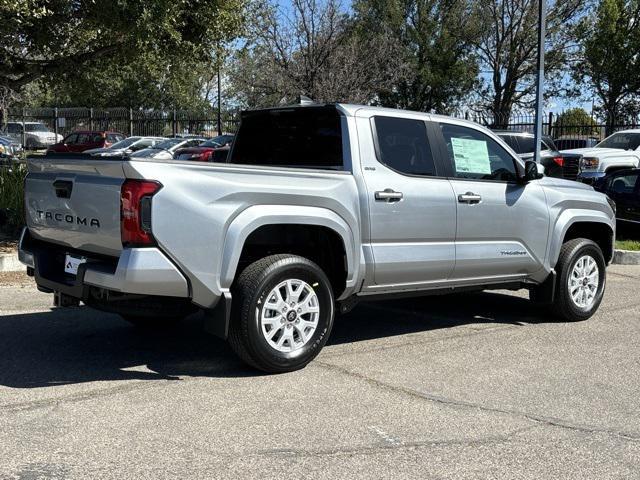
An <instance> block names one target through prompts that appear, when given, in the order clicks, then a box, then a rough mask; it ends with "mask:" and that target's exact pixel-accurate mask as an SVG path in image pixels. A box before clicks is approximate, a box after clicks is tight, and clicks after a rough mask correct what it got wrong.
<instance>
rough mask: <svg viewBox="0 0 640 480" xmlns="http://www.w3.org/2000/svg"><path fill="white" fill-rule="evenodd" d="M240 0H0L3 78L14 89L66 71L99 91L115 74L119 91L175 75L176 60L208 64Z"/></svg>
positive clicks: (230, 32) (239, 16)
mask: <svg viewBox="0 0 640 480" xmlns="http://www.w3.org/2000/svg"><path fill="white" fill-rule="evenodd" d="M245 3H246V2H245V1H244V0H210V1H204V0H119V1H114V0H20V1H16V0H0V25H2V27H1V28H0V65H2V69H1V70H0V86H4V87H6V88H8V89H10V90H13V91H19V90H20V89H22V88H23V87H24V86H25V85H28V84H30V83H32V82H34V81H36V80H43V81H45V82H52V83H53V84H54V85H55V84H56V82H58V84H59V81H60V78H63V79H64V81H66V82H70V83H74V86H75V87H81V86H84V88H85V89H90V88H92V86H91V85H90V83H91V82H95V83H94V85H93V92H94V94H96V93H97V94H98V96H100V94H102V93H103V92H101V91H99V90H98V87H99V88H103V87H106V86H108V87H111V88H113V87H114V86H116V87H117V85H114V82H122V88H120V91H121V92H122V93H123V94H124V92H125V90H126V87H128V86H132V85H133V86H135V83H136V82H140V83H141V84H144V83H145V82H147V85H146V86H148V84H149V82H156V83H157V82H158V81H162V79H164V78H171V77H173V78H172V81H174V80H176V79H177V77H178V75H179V73H183V74H185V73H187V74H188V73H189V72H188V71H182V72H180V71H179V70H178V68H179V67H183V66H193V65H194V64H206V62H208V61H209V60H210V57H211V52H212V51H213V50H214V49H215V47H216V46H217V45H218V44H219V43H220V42H222V41H224V40H228V39H230V38H233V36H234V35H236V33H237V31H238V29H239V27H240V26H241V24H242V20H243V12H244V5H245ZM85 67H86V68H87V70H86V71H85ZM113 74H115V75H116V79H115V80H113V81H112V79H111V77H112V76H113ZM136 76H139V77H142V76H144V77H145V78H142V79H136V78H135V77H136ZM83 81H88V82H89V85H87V84H86V83H85V85H81V84H82V83H83ZM178 83H179V82H178ZM167 85H168V83H167ZM160 88H162V87H160ZM80 90H82V88H80ZM140 90H142V89H139V91H140Z"/></svg>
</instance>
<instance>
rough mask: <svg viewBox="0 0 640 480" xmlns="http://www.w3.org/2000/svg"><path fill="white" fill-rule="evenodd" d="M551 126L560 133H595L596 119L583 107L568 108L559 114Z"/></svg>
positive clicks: (596, 131) (596, 129)
mask: <svg viewBox="0 0 640 480" xmlns="http://www.w3.org/2000/svg"><path fill="white" fill-rule="evenodd" d="M553 128H554V129H556V131H557V132H558V133H559V134H561V135H597V134H598V127H597V123H596V121H595V120H594V119H593V118H592V117H591V115H589V114H588V113H587V112H586V111H585V110H584V108H579V107H576V108H570V109H568V110H565V111H564V112H562V113H561V114H559V115H558V116H557V117H556V119H555V121H554V123H553Z"/></svg>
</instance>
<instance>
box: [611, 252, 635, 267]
mask: <svg viewBox="0 0 640 480" xmlns="http://www.w3.org/2000/svg"><path fill="white" fill-rule="evenodd" d="M612 263H614V264H615V265H640V252H634V251H632V250H616V251H614V252H613V262H612Z"/></svg>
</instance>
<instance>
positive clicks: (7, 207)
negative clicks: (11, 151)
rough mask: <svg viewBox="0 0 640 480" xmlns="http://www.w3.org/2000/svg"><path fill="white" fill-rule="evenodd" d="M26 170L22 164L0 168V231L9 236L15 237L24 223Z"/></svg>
mask: <svg viewBox="0 0 640 480" xmlns="http://www.w3.org/2000/svg"><path fill="white" fill-rule="evenodd" d="M26 175H27V169H26V166H25V165H24V164H18V163H14V164H12V165H11V166H0V212H1V213H0V230H2V231H3V232H4V233H6V234H9V235H17V234H18V233H19V232H20V230H21V229H22V226H23V225H24V223H25V218H24V178H25V176H26Z"/></svg>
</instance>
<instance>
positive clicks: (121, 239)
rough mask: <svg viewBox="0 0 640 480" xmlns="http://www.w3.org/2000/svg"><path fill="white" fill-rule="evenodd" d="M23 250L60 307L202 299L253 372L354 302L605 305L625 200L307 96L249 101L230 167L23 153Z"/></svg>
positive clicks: (411, 120)
mask: <svg viewBox="0 0 640 480" xmlns="http://www.w3.org/2000/svg"><path fill="white" fill-rule="evenodd" d="M25 201H26V215H27V228H26V229H25V230H24V233H23V235H22V239H21V241H20V250H19V256H20V259H21V261H22V262H23V263H25V264H26V265H27V266H28V269H27V270H28V273H29V274H31V275H34V276H35V281H36V283H37V285H38V288H39V289H40V290H42V291H45V292H51V293H54V294H55V299H56V300H55V301H56V304H57V305H59V306H65V305H77V304H78V302H79V301H82V302H83V303H85V304H86V305H88V306H90V307H94V308H98V309H102V310H107V311H111V312H115V313H118V314H120V315H122V316H123V317H124V318H125V319H126V320H129V321H131V322H133V323H136V324H141V325H147V326H148V325H159V324H162V323H166V322H168V321H173V320H175V319H179V318H181V317H184V316H186V315H188V314H191V313H192V312H195V311H203V312H204V316H203V317H204V322H205V329H206V330H207V331H209V332H212V333H215V334H217V335H219V336H221V337H223V338H227V339H228V340H229V342H230V344H231V346H232V347H233V349H234V350H235V352H237V354H238V355H239V356H240V357H241V358H242V359H243V360H244V361H246V362H247V363H249V364H250V365H252V366H254V367H257V368H259V369H262V370H264V371H268V372H284V371H291V370H295V369H298V368H302V367H304V366H305V365H306V364H307V363H308V362H310V361H311V360H312V359H313V358H314V357H315V356H316V355H317V354H318V353H319V351H320V350H321V348H322V347H323V346H324V345H325V343H326V341H327V338H328V337H329V334H330V332H331V328H332V325H333V319H334V314H335V312H336V311H339V312H346V311H348V310H349V309H351V308H353V306H354V305H355V304H356V303H357V302H358V301H360V300H365V299H366V300H373V299H376V298H389V297H394V296H419V295H428V294H436V293H438V294H439V293H446V292H456V291H466V290H483V289H521V288H526V289H528V290H529V291H530V297H531V299H532V301H535V302H539V303H542V304H548V305H549V306H550V308H551V309H552V311H553V312H554V313H555V314H556V315H557V317H559V318H561V319H565V320H581V319H586V318H588V317H590V316H591V315H592V314H593V313H594V312H595V311H596V309H597V308H598V306H599V304H600V302H601V300H602V296H603V292H604V287H605V275H606V272H605V268H606V265H607V264H608V263H609V261H610V260H611V258H612V254H613V242H614V236H615V232H614V230H615V218H614V205H613V204H612V202H611V201H610V200H609V199H608V198H607V197H606V196H605V195H603V194H601V193H597V192H595V191H594V190H593V189H592V188H591V187H590V186H587V185H584V184H581V183H577V182H572V181H566V180H561V179H556V178H546V177H544V178H543V177H542V176H541V175H540V174H539V173H538V171H537V168H536V165H535V163H534V162H527V163H526V164H525V163H523V162H522V161H521V160H520V159H519V158H518V156H517V155H516V154H515V153H514V152H513V151H512V150H511V149H510V148H509V147H508V146H507V145H506V144H505V143H504V142H503V141H502V140H500V138H498V137H497V136H496V135H494V134H493V133H491V132H490V131H489V130H487V129H485V128H483V127H481V126H479V125H476V124H474V123H470V122H466V121H463V120H458V119H453V118H448V117H442V116H436V115H429V114H424V113H415V112H407V111H400V110H391V109H383V108H373V107H364V106H351V105H342V104H338V105H318V104H314V105H304V106H292V107H281V108H274V109H266V110H258V111H248V112H245V113H243V115H242V121H241V126H240V129H239V131H238V134H237V136H236V139H235V141H234V143H233V146H232V149H231V152H230V153H229V155H228V157H227V159H226V161H225V163H220V164H216V163H199V162H189V161H176V160H160V161H158V160H153V159H144V158H141V159H134V158H129V157H126V156H125V157H121V158H114V157H111V158H107V159H97V158H94V157H89V156H83V155H77V156H75V157H74V156H72V155H69V154H57V155H56V154H49V155H46V156H44V157H38V158H35V157H34V158H30V159H29V174H28V176H27V179H26V193H25Z"/></svg>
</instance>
